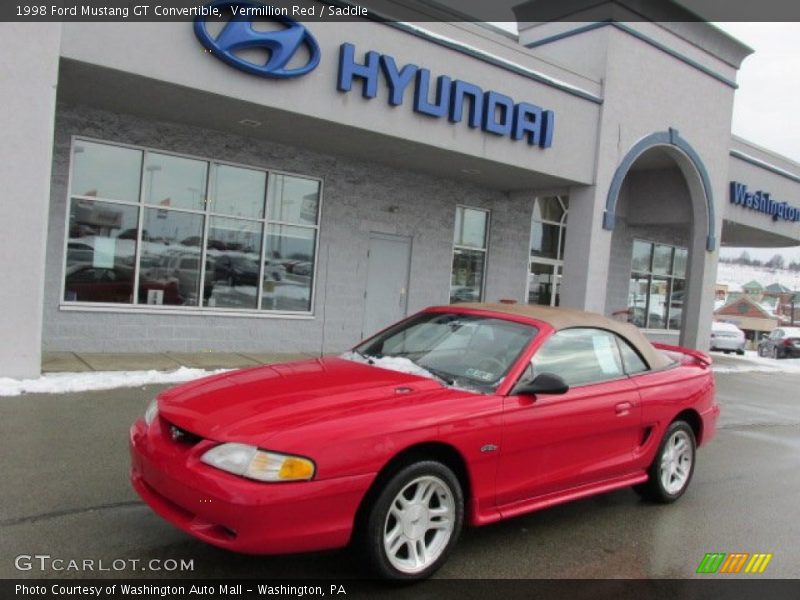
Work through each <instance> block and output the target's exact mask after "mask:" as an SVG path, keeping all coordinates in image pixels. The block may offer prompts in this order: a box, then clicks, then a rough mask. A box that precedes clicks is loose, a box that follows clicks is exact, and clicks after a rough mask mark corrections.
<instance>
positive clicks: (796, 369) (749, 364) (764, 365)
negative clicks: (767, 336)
mask: <svg viewBox="0 0 800 600" xmlns="http://www.w3.org/2000/svg"><path fill="white" fill-rule="evenodd" d="M711 356H712V357H713V358H714V360H717V357H718V356H719V357H720V361H723V362H722V363H717V362H715V363H714V364H713V365H712V367H711V368H712V369H713V370H714V372H715V373H748V372H750V373H797V374H800V359H797V358H782V359H779V360H776V359H774V358H762V357H761V356H759V355H758V353H757V352H756V351H755V350H748V351H747V352H745V355H744V356H737V355H735V354H727V355H726V354H721V353H719V352H712V353H711ZM722 357H724V358H722ZM730 363H735V364H730Z"/></svg>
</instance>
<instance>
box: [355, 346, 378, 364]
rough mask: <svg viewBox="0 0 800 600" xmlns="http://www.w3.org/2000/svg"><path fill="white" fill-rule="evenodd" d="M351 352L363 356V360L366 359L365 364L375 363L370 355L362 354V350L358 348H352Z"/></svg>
mask: <svg viewBox="0 0 800 600" xmlns="http://www.w3.org/2000/svg"><path fill="white" fill-rule="evenodd" d="M353 353H354V354H358V356H360V357H361V358H363V359H364V360H365V361H367V364H370V365H374V364H375V361H374V360H372V357H371V356H369V355H367V354H364V353H363V352H361V351H360V350H353Z"/></svg>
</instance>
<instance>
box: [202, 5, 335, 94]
mask: <svg viewBox="0 0 800 600" xmlns="http://www.w3.org/2000/svg"><path fill="white" fill-rule="evenodd" d="M209 7H218V8H219V9H220V12H221V13H222V14H230V16H231V19H230V21H228V22H227V23H225V24H224V25H223V27H222V30H221V31H220V32H219V33H218V34H217V35H216V37H215V36H213V35H212V34H211V33H210V32H209V30H208V24H209V17H198V18H197V19H195V22H194V33H195V35H196V36H197V39H199V40H200V43H201V44H203V46H205V47H206V49H207V50H209V51H210V52H211V53H212V54H213V55H214V56H216V57H217V58H219V59H220V60H222V61H224V62H226V63H228V64H229V65H230V66H232V67H234V68H236V69H240V70H242V71H244V72H246V73H251V74H252V75H259V76H261V77H273V78H278V79H282V78H287V77H298V76H300V75H305V74H306V73H309V72H311V71H313V70H314V68H315V67H316V66H317V65H318V64H319V59H320V51H319V44H317V40H315V39H314V37H313V36H312V35H311V34H310V33H309V32H308V30H306V28H305V27H304V26H303V25H301V24H300V23H298V22H297V21H295V20H293V19H290V18H289V17H286V16H282V15H280V14H274V11H273V10H272V9H271V7H269V6H266V5H264V4H260V3H257V2H240V1H237V0H222V1H220V2H213V3H211V4H209ZM265 15H268V16H270V17H271V19H272V20H273V21H276V22H278V23H280V24H281V25H283V26H284V28H283V29H281V30H278V31H257V30H256V29H254V28H253V19H255V18H261V17H264V16H265ZM301 47H305V49H306V50H307V51H308V58H307V60H306V63H305V64H304V65H302V66H292V67H289V66H288V65H289V63H290V62H291V61H292V59H293V58H294V57H295V56H297V55H298V51H299V50H300V49H301ZM252 49H261V50H266V51H267V52H268V57H267V59H266V62H264V63H257V62H251V61H249V60H245V59H244V58H243V57H241V56H240V55H238V52H240V51H242V50H252Z"/></svg>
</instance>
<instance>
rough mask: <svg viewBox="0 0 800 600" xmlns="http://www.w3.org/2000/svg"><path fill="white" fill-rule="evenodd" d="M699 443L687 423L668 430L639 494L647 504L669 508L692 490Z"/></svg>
mask: <svg viewBox="0 0 800 600" xmlns="http://www.w3.org/2000/svg"><path fill="white" fill-rule="evenodd" d="M696 448H697V446H696V442H695V439H694V432H693V431H692V428H691V427H690V426H689V424H688V423H686V422H685V421H675V422H674V423H672V424H671V425H670V426H669V427H668V428H667V431H666V433H665V434H664V438H663V439H662V440H661V445H660V446H659V447H658V452H657V453H656V457H655V460H653V464H652V465H650V470H649V471H648V475H649V479H648V481H647V483H644V484H642V485H640V486H636V491H637V492H639V493H640V494H641V495H642V496H643V497H645V498H647V499H648V500H653V501H655V502H661V503H664V504H669V503H670V502H675V500H677V499H678V498H680V497H681V496H682V495H683V493H684V492H685V491H686V488H688V487H689V482H690V481H691V480H692V474H693V473H694V463H695V453H696Z"/></svg>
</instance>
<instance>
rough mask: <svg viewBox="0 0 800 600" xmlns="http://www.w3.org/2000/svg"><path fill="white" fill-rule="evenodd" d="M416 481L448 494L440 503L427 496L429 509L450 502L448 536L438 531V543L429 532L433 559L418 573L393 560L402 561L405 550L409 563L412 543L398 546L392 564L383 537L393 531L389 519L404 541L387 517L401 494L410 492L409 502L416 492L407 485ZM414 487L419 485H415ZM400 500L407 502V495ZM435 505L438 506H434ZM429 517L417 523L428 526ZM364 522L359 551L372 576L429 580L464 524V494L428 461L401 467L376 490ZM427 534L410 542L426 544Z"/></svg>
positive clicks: (445, 469)
mask: <svg viewBox="0 0 800 600" xmlns="http://www.w3.org/2000/svg"><path fill="white" fill-rule="evenodd" d="M420 481H421V482H428V481H429V482H431V483H433V482H438V483H440V484H441V485H442V488H441V489H442V493H444V494H445V495H446V494H449V495H450V496H449V500H448V499H447V498H446V496H442V498H444V500H440V499H439V497H438V492H437V493H436V494H433V496H432V497H431V500H430V501H429V505H430V504H434V505H435V506H434V507H433V508H434V510H435V508H436V506H440V507H444V506H445V504H446V505H447V506H451V505H450V503H449V501H450V500H452V514H453V522H452V529H451V531H450V534H449V537H448V536H447V535H446V533H445V532H442V537H441V538H440V539H438V540H437V539H436V538H435V536H437V535H439V534H438V533H433V535H432V536H431V540H432V541H431V545H432V546H436V547H437V550H436V551H435V552H433V553H432V554H434V555H435V559H434V558H433V557H431V558H432V560H430V561H429V564H426V565H424V568H423V567H419V570H414V569H411V570H402V569H400V568H398V567H397V565H396V563H397V560H398V558H399V559H400V560H403V557H402V554H403V550H405V553H406V554H407V555H408V558H407V560H411V554H410V553H411V546H410V545H409V543H412V542H411V541H410V540H409V542H408V543H406V542H403V543H401V544H400V545H399V549H398V550H397V551H395V554H399V555H400V556H399V557H397V556H396V557H395V560H394V563H393V561H392V560H390V557H389V556H388V553H387V550H386V547H385V543H384V535H385V533H386V530H387V529H393V528H394V527H390V524H391V523H392V520H394V522H395V527H400V528H401V530H402V531H403V534H402V535H401V536H399V537H402V538H404V539H407V538H406V535H405V530H403V529H402V525H401V523H400V521H399V520H398V519H397V518H396V517H395V516H394V514H391V515H390V510H391V509H392V508H393V507H394V508H397V506H398V505H397V504H395V503H396V502H397V501H398V500H399V495H400V493H401V492H406V493H408V492H412V500H413V492H416V489H415V488H414V487H413V486H412V485H411V484H412V483H415V482H420ZM416 485H420V484H419V483H417V484H416ZM433 485H434V487H435V489H439V488H438V487H436V486H437V484H436V483H433ZM404 497H405V498H406V499H408V497H407V496H404ZM437 503H440V504H438V505H437ZM406 510H407V509H406ZM433 518H437V517H435V516H434V517H432V518H431V517H430V516H429V515H428V514H427V513H426V514H425V515H424V516H422V517H418V518H417V521H419V520H420V519H422V520H425V521H424V522H426V523H430V522H432V519H433ZM364 519H365V521H364V523H362V524H361V525H362V528H361V539H360V544H361V550H362V551H363V553H364V555H365V557H366V559H367V562H368V564H369V566H370V568H371V570H372V571H373V573H374V574H375V575H377V576H378V577H381V578H383V579H390V580H394V581H399V582H402V581H416V580H420V579H425V578H427V577H430V575H432V574H433V573H434V572H435V571H436V570H437V569H438V568H439V567H441V566H442V564H444V562H445V561H446V560H447V557H448V556H449V554H450V552H451V551H452V549H453V547H454V546H455V544H456V542H457V541H458V538H459V536H460V535H461V529H462V526H463V522H464V495H463V492H462V490H461V484H460V483H459V481H458V478H457V477H456V476H455V474H454V473H453V471H451V470H450V469H449V468H448V467H446V466H445V465H443V464H442V463H439V462H436V461H430V460H425V461H420V462H416V463H413V464H411V465H408V466H405V467H403V468H402V469H400V470H399V471H398V472H397V473H395V474H394V475H393V476H392V478H391V479H389V481H388V482H387V483H386V484H385V485H384V487H383V489H382V490H380V492H379V494H378V496H377V498H376V499H375V501H374V502H373V503H372V505H371V506H370V507H369V510H368V511H367V512H366V513H365V515H364ZM425 527H426V525H424V524H423V525H422V529H423V530H424V529H425ZM430 531H431V530H426V531H425V533H424V534H423V535H422V538H421V539H417V540H416V542H414V543H415V545H416V543H418V542H420V541H421V542H422V544H423V545H424V544H427V543H428V542H427V541H426V540H427V539H428V533H430Z"/></svg>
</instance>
